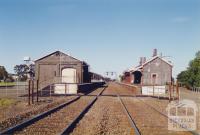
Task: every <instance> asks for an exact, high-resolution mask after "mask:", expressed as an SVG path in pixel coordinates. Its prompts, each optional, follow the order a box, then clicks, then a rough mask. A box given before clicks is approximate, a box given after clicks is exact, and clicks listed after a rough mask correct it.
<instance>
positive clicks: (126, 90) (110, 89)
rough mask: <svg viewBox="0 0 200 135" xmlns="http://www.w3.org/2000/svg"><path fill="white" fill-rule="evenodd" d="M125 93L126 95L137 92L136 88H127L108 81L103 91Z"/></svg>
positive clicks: (106, 92) (112, 93) (114, 93)
mask: <svg viewBox="0 0 200 135" xmlns="http://www.w3.org/2000/svg"><path fill="white" fill-rule="evenodd" d="M117 93H119V94H120V95H127V96H134V95H136V94H137V90H136V88H134V87H133V88H127V87H125V86H123V85H120V84H116V83H110V84H109V87H108V88H107V89H106V90H105V91H104V92H103V95H117Z"/></svg>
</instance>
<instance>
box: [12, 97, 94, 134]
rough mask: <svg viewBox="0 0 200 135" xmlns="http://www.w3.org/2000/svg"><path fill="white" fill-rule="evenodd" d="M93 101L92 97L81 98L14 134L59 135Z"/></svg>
mask: <svg viewBox="0 0 200 135" xmlns="http://www.w3.org/2000/svg"><path fill="white" fill-rule="evenodd" d="M92 99H94V97H81V98H80V99H79V100H78V101H76V102H74V103H72V104H70V105H68V106H66V107H65V108H63V109H61V110H59V111H58V112H56V113H53V114H51V115H49V116H48V117H46V118H44V119H42V120H39V121H37V122H36V123H34V124H33V125H31V126H28V127H26V128H25V129H23V130H22V131H17V132H16V133H15V134H23V135H55V134H59V133H61V132H62V131H63V130H64V129H65V128H66V127H67V126H68V125H69V124H70V123H71V122H72V121H73V119H74V118H75V117H77V116H78V115H79V114H80V112H81V111H82V110H83V109H84V108H85V107H86V106H87V105H88V104H89V103H90V102H91V101H92Z"/></svg>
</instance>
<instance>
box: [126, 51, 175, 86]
mask: <svg viewBox="0 0 200 135" xmlns="http://www.w3.org/2000/svg"><path fill="white" fill-rule="evenodd" d="M164 58H165V57H163V56H159V55H158V54H157V49H154V52H153V56H152V57H151V58H150V59H149V60H146V57H141V58H140V62H139V65H138V66H136V67H133V68H131V69H130V70H128V71H125V72H124V74H123V82H125V83H129V84H136V85H140V86H142V87H143V88H145V86H158V87H164V86H165V85H166V84H167V83H170V82H172V69H173V65H172V63H171V62H170V61H167V60H166V59H164Z"/></svg>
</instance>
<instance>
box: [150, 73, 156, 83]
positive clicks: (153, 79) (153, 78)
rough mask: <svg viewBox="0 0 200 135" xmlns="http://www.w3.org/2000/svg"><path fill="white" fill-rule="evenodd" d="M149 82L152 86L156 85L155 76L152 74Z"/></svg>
mask: <svg viewBox="0 0 200 135" xmlns="http://www.w3.org/2000/svg"><path fill="white" fill-rule="evenodd" d="M151 79H152V80H151V82H152V85H156V84H157V74H152V75H151Z"/></svg>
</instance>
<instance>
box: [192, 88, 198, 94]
mask: <svg viewBox="0 0 200 135" xmlns="http://www.w3.org/2000/svg"><path fill="white" fill-rule="evenodd" d="M191 90H192V91H193V92H196V93H200V87H193V88H191Z"/></svg>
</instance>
